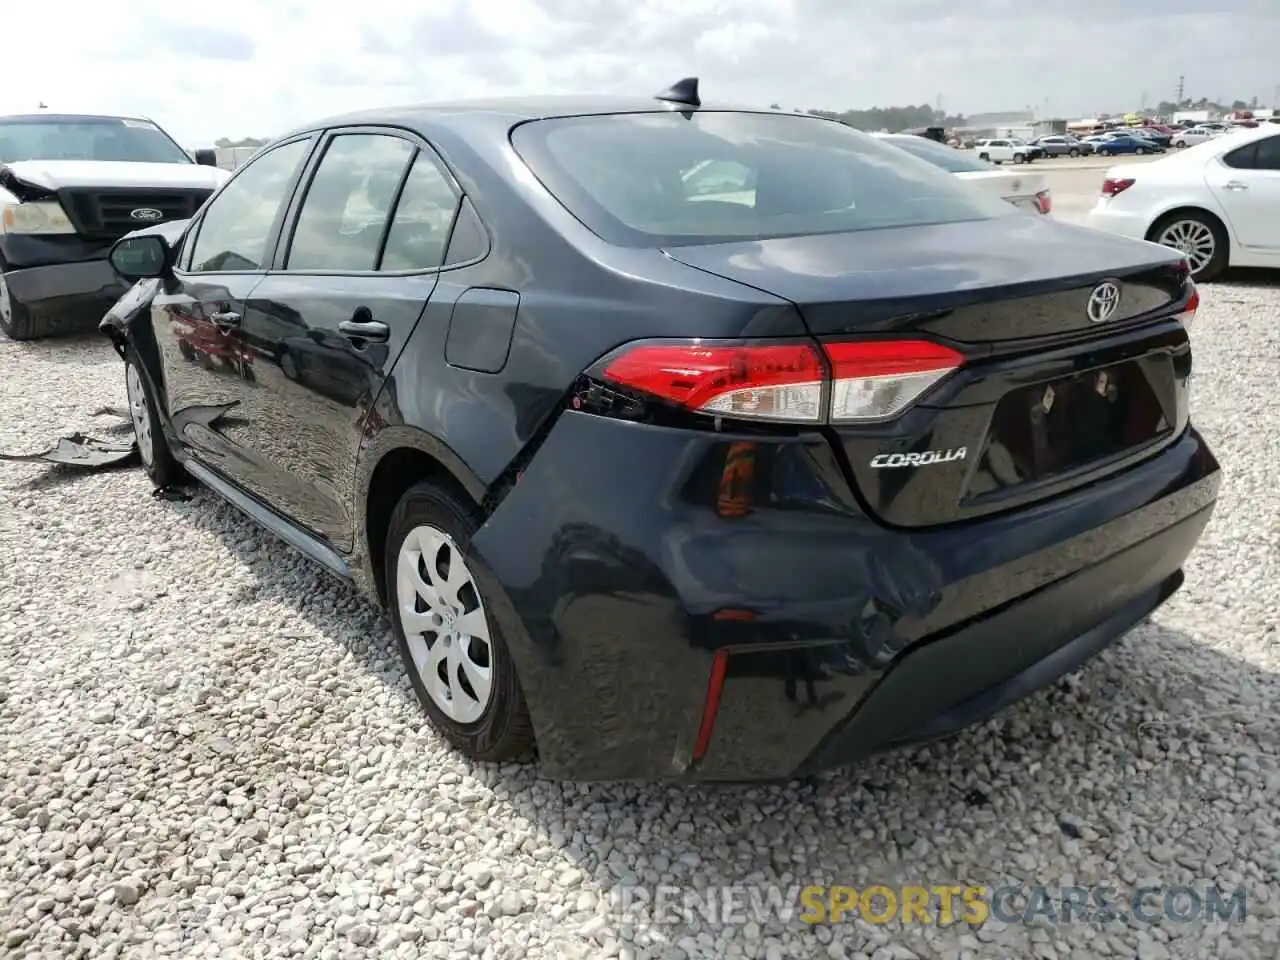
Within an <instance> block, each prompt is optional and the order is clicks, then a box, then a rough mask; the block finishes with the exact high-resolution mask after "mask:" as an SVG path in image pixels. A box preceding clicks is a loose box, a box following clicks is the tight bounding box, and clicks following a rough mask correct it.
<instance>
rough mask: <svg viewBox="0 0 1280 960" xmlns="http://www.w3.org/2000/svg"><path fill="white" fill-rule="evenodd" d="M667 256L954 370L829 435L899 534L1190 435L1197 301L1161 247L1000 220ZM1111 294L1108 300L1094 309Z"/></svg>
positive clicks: (1047, 492)
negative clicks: (947, 355)
mask: <svg viewBox="0 0 1280 960" xmlns="http://www.w3.org/2000/svg"><path fill="white" fill-rule="evenodd" d="M666 252H667V254H668V255H669V256H671V257H672V258H674V259H676V260H679V261H680V262H682V263H685V264H687V265H689V266H692V267H695V268H698V269H702V270H705V271H707V272H710V273H714V274H717V275H719V276H722V277H726V278H729V279H732V280H737V281H739V282H742V283H746V284H749V285H751V286H753V287H755V288H757V289H760V290H764V291H767V292H769V293H771V294H774V295H776V296H781V297H784V298H786V299H788V300H790V301H791V302H793V303H794V304H796V306H797V307H798V309H799V311H800V313H801V315H802V316H803V318H804V321H805V324H806V326H807V328H808V330H809V332H810V333H811V334H813V336H815V337H816V338H817V339H819V340H820V341H824V342H833V341H839V340H849V339H855V340H856V339H867V338H874V339H896V338H919V337H921V336H923V337H925V338H927V339H933V340H936V341H939V342H942V343H944V344H946V345H948V346H951V347H953V348H955V349H957V350H958V351H959V352H961V353H962V354H963V355H964V356H965V362H964V364H963V366H962V367H961V368H960V369H959V370H958V371H957V372H955V373H953V374H952V375H951V376H949V377H947V378H946V379H945V380H943V381H942V383H941V384H940V385H939V386H938V387H936V388H935V389H933V390H932V391H931V392H930V393H928V394H927V395H925V396H924V397H923V398H922V399H921V401H920V402H918V403H917V404H916V405H914V406H913V407H911V408H910V409H908V410H907V411H906V412H905V413H904V414H902V415H901V416H898V417H895V418H893V419H891V420H887V421H884V422H875V423H858V424H848V425H844V424H835V425H833V426H832V428H831V430H830V437H831V439H832V442H833V443H834V445H835V446H836V448H837V451H838V452H839V453H840V454H841V455H842V456H843V458H844V463H845V467H846V470H847V471H848V476H849V478H850V480H851V482H852V484H853V486H854V487H855V488H856V490H857V491H858V493H859V494H860V496H861V497H862V499H863V501H864V503H865V505H866V507H867V508H868V510H869V511H871V512H872V513H873V514H874V515H876V516H878V517H879V518H880V519H881V520H883V521H884V522H886V523H889V524H892V525H897V526H907V527H917V526H929V525H934V524H942V523H949V522H956V521H962V520H968V519H972V518H975V517H978V516H982V515H985V514H989V513H994V512H999V511H1004V510H1010V509H1015V508H1017V507H1019V506H1022V505H1025V504H1028V503H1032V502H1036V501H1039V500H1042V499H1044V498H1046V497H1050V496H1054V495H1056V494H1057V493H1060V492H1065V491H1066V490H1069V489H1073V488H1075V487H1078V486H1080V485H1082V484H1085V483H1089V482H1093V481H1095V480H1097V479H1099V478H1100V477H1102V476H1104V475H1106V474H1107V473H1110V472H1114V471H1116V470H1120V469H1123V468H1124V467H1125V466H1127V465H1129V464H1131V463H1133V462H1136V461H1137V460H1140V459H1143V458H1145V457H1147V456H1150V455H1151V454H1152V453H1154V452H1155V451H1156V450H1158V449H1160V448H1162V447H1163V446H1164V445H1166V444H1168V443H1169V442H1172V440H1173V439H1174V438H1175V437H1176V435H1177V434H1179V433H1180V432H1181V430H1182V428H1183V427H1184V426H1185V424H1186V419H1187V418H1186V377H1187V375H1188V373H1189V370H1190V346H1189V343H1188V341H1187V338H1186V332H1185V329H1184V328H1183V326H1182V325H1181V324H1180V323H1179V322H1178V321H1177V320H1176V319H1170V315H1171V314H1172V313H1174V312H1175V311H1176V310H1177V309H1178V305H1179V304H1180V303H1181V302H1182V301H1183V300H1185V298H1186V297H1187V295H1188V290H1189V289H1190V288H1189V286H1188V282H1187V279H1186V273H1185V270H1184V269H1183V268H1182V266H1181V264H1180V262H1179V260H1178V258H1177V257H1176V255H1174V254H1172V253H1171V252H1170V251H1167V250H1164V249H1162V248H1159V247H1156V246H1155V245H1154V244H1144V243H1139V242H1134V241H1132V240H1127V239H1124V238H1115V237H1110V236H1106V235H1103V234H1098V233H1095V232H1093V231H1088V230H1084V229H1083V228H1077V227H1071V226H1068V225H1064V224H1059V223H1054V222H1052V221H1049V220H1048V218H1045V217H1018V216H1011V217H1008V218H1001V219H996V220H990V221H979V222H971V223H962V224H947V225H940V226H930V227H912V228H901V229H892V230H879V231H865V232H860V233H844V234H836V235H826V236H805V237H791V238H781V239H771V240H762V241H750V242H734V243H723V244H707V245H701V246H683V247H672V248H669V249H668V250H667V251H666ZM1107 282H1109V283H1112V284H1114V285H1115V286H1116V288H1117V289H1118V290H1119V291H1120V296H1119V301H1118V303H1117V304H1116V305H1115V306H1114V309H1113V310H1112V311H1111V312H1110V313H1106V311H1105V310H1104V309H1103V308H1101V307H1099V306H1098V304H1097V303H1096V302H1095V304H1094V309H1093V310H1092V311H1091V309H1090V304H1091V298H1093V299H1094V300H1095V301H1096V300H1097V298H1096V297H1094V294H1095V292H1096V291H1098V290H1099V287H1100V285H1101V284H1103V283H1107ZM1104 313H1105V314H1106V315H1105V316H1104V315H1103V314H1104ZM913 455H914V456H913Z"/></svg>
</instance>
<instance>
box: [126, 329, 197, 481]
mask: <svg viewBox="0 0 1280 960" xmlns="http://www.w3.org/2000/svg"><path fill="white" fill-rule="evenodd" d="M124 386H125V392H126V393H127V395H128V398H129V419H130V420H132V421H133V439H134V442H135V443H137V445H138V458H139V459H140V460H141V461H142V469H144V470H146V471H147V476H148V477H150V478H151V482H152V483H154V484H155V485H156V486H157V487H167V486H170V485H172V484H176V483H181V482H182V481H183V480H184V479H185V478H186V471H185V470H183V469H182V464H180V463H178V461H177V458H175V457H174V455H173V451H172V450H170V449H169V441H168V440H167V439H166V438H165V434H164V428H163V427H162V426H161V425H160V414H159V412H158V410H157V407H156V404H155V398H154V396H153V395H152V393H151V389H150V387H148V386H147V378H146V375H145V374H144V373H143V367H142V358H141V357H139V356H138V351H137V350H135V349H134V348H133V347H132V346H129V347H128V348H127V349H126V350H125V355H124Z"/></svg>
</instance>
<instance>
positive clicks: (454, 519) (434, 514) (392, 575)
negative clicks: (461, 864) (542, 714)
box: [383, 483, 534, 761]
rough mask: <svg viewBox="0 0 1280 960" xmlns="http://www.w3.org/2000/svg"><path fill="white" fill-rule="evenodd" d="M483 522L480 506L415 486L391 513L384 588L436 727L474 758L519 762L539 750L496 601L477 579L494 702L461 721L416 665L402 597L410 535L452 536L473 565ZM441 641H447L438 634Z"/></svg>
mask: <svg viewBox="0 0 1280 960" xmlns="http://www.w3.org/2000/svg"><path fill="white" fill-rule="evenodd" d="M480 520H481V518H480V517H479V516H478V515H477V511H476V510H475V508H474V507H472V506H470V505H469V504H466V503H464V502H462V501H461V500H460V499H458V498H457V497H454V496H453V495H451V494H449V493H447V492H445V491H444V490H441V489H440V488H439V487H436V486H435V485H433V484H430V483H419V484H417V485H415V486H413V487H410V488H409V490H407V491H406V492H405V494H404V496H403V497H401V498H400V502H399V503H398V504H396V508H395V511H394V512H393V513H392V514H391V521H390V525H389V527H388V530H387V547H386V555H385V557H384V565H383V571H384V572H383V588H384V590H385V592H386V596H387V607H388V612H389V614H390V616H391V623H392V626H393V627H394V628H395V635H396V643H397V645H398V646H399V648H400V657H401V660H402V661H403V663H404V668H405V672H406V673H408V675H409V682H410V683H411V684H412V685H413V690H414V693H416V694H417V696H418V701H419V702H420V703H421V704H422V708H423V710H424V711H425V712H426V714H427V716H428V718H429V719H430V720H431V724H432V726H434V727H435V729H436V730H437V731H439V733H440V734H441V736H443V737H444V738H445V740H447V741H448V742H449V743H450V745H452V746H453V747H454V749H456V750H458V751H459V752H461V753H463V754H464V755H466V756H467V757H469V758H471V759H473V760H482V761H500V760H516V759H520V758H522V757H525V756H527V755H529V754H530V752H531V751H532V750H533V747H534V738H533V724H532V722H531V721H530V719H529V708H528V705H527V704H526V703H525V699H524V693H523V691H522V690H521V689H520V682H519V678H518V677H517V676H516V668H515V662H514V661H513V660H512V659H511V653H510V651H509V649H508V647H507V643H506V639H505V638H504V637H503V636H502V631H501V629H500V628H499V626H498V624H497V622H496V621H495V619H494V617H493V612H492V608H491V606H490V604H489V603H488V602H486V600H485V598H484V597H482V596H479V594H478V589H479V588H478V583H476V582H475V581H473V585H474V586H475V590H476V591H477V593H476V596H475V597H474V598H473V599H475V600H478V601H479V602H480V603H483V605H484V611H485V619H486V623H487V625H488V628H489V640H490V642H489V669H490V671H491V674H492V678H493V679H492V687H491V693H490V697H489V701H488V703H487V704H486V705H485V707H484V709H483V712H482V713H481V714H480V716H479V718H478V719H476V720H475V721H473V722H470V723H459V722H458V721H456V720H454V719H453V718H451V717H449V716H447V715H446V714H445V713H444V712H443V711H442V710H441V709H440V707H439V706H437V704H436V702H435V700H433V699H432V697H431V694H430V693H429V692H428V691H427V688H426V685H425V684H424V683H423V681H422V677H421V676H420V675H419V673H418V670H417V668H416V666H415V665H414V660H413V654H412V652H411V650H410V648H409V641H408V640H407V639H406V637H405V631H404V626H403V624H402V623H401V614H400V603H399V602H398V600H397V592H396V591H397V587H396V581H397V568H398V566H399V557H400V548H401V547H402V546H403V545H404V542H405V540H406V539H407V538H408V537H409V534H410V533H412V532H413V531H414V530H415V529H417V528H419V527H423V526H427V527H433V528H434V529H435V530H437V531H439V532H441V533H444V534H446V535H447V536H448V537H449V538H450V539H451V540H452V541H453V543H454V544H456V546H457V548H458V550H459V551H460V552H461V554H462V558H463V560H464V561H466V562H467V563H468V568H469V569H470V568H471V564H472V563H473V562H474V561H473V560H472V559H471V558H470V557H469V556H468V554H469V552H470V545H471V537H472V535H473V534H474V533H475V531H476V530H477V529H478V528H479V526H480ZM464 589H465V588H464ZM435 642H436V643H440V642H442V641H441V639H440V638H439V637H437V638H436V641H435Z"/></svg>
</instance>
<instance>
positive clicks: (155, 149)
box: [0, 117, 193, 163]
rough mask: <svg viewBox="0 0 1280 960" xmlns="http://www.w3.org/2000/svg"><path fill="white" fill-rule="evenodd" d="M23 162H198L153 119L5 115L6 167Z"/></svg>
mask: <svg viewBox="0 0 1280 960" xmlns="http://www.w3.org/2000/svg"><path fill="white" fill-rule="evenodd" d="M19 160H121V161H132V162H135V163H192V162H193V161H192V159H191V158H190V157H189V156H187V153H186V151H184V150H183V149H182V148H181V147H180V146H178V145H177V144H176V143H174V142H173V141H172V140H171V139H170V138H169V135H168V134H166V133H164V132H163V131H162V130H161V129H160V128H159V127H157V126H156V125H155V124H154V123H152V122H151V121H149V120H125V119H120V118H116V117H48V118H46V117H18V118H13V119H5V118H3V117H0V163H16V162H17V161H19Z"/></svg>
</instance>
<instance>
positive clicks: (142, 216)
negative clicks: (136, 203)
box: [129, 207, 164, 223]
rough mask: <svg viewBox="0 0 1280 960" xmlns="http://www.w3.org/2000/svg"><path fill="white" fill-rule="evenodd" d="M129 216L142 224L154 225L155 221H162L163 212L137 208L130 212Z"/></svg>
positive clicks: (149, 208)
mask: <svg viewBox="0 0 1280 960" xmlns="http://www.w3.org/2000/svg"><path fill="white" fill-rule="evenodd" d="M129 216H130V217H132V218H133V219H134V220H141V221H142V222H143V223H155V222H156V221H157V220H163V219H164V213H163V211H160V210H156V209H155V208H154V207H139V208H138V209H137V210H130V211H129Z"/></svg>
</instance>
